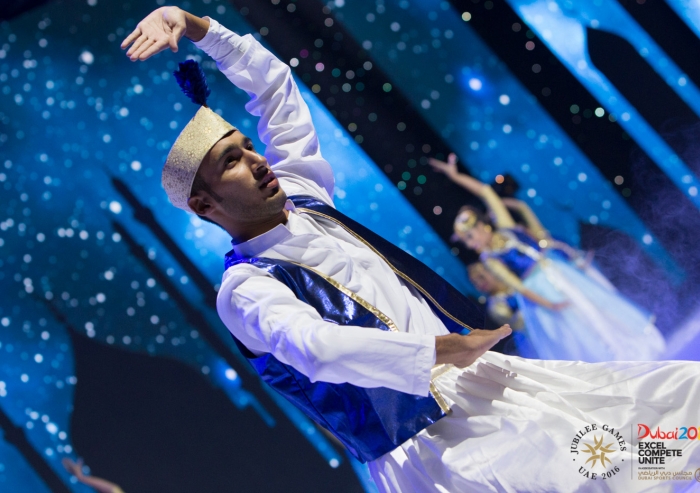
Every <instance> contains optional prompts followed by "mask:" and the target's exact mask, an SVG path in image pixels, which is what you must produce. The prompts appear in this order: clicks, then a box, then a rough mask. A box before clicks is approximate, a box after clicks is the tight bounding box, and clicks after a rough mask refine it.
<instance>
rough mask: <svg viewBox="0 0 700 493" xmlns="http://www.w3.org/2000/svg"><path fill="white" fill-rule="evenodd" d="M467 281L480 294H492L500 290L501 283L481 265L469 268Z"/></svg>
mask: <svg viewBox="0 0 700 493" xmlns="http://www.w3.org/2000/svg"><path fill="white" fill-rule="evenodd" d="M469 280H470V281H471V282H472V284H473V285H474V287H475V288H476V289H477V290H478V291H479V292H481V293H484V294H493V293H496V292H497V291H498V290H499V288H501V283H500V282H499V281H498V279H496V277H495V276H494V275H493V274H491V273H490V272H489V271H488V270H486V267H484V266H483V264H480V263H477V264H473V265H471V266H470V267H469Z"/></svg>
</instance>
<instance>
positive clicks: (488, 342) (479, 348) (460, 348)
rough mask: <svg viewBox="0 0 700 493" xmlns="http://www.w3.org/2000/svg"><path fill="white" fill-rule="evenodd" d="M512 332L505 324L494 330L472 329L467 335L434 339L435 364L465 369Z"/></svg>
mask: <svg viewBox="0 0 700 493" xmlns="http://www.w3.org/2000/svg"><path fill="white" fill-rule="evenodd" d="M511 332H513V331H512V330H511V328H510V325H508V324H506V325H504V326H502V327H500V328H498V329H496V330H481V329H474V330H472V331H471V332H470V333H469V334H467V335H465V336H463V335H460V334H449V335H446V336H437V337H436V338H435V353H436V359H435V364H438V365H440V364H452V365H455V366H457V367H459V368H466V367H467V366H469V365H471V364H472V363H474V362H475V361H476V360H477V359H478V358H479V357H480V356H482V355H483V354H484V353H485V352H486V351H488V350H489V349H491V348H492V347H493V346H495V345H496V343H497V342H498V341H500V340H501V339H503V338H504V337H507V336H509V335H510V334H511Z"/></svg>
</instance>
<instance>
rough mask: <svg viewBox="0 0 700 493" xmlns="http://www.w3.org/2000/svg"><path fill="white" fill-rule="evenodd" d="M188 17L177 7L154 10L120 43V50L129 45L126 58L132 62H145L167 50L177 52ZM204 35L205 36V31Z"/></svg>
mask: <svg viewBox="0 0 700 493" xmlns="http://www.w3.org/2000/svg"><path fill="white" fill-rule="evenodd" d="M188 15H191V14H187V12H185V11H184V10H182V9H179V8H177V7H161V8H159V9H157V10H154V11H153V12H151V13H150V14H148V16H146V18H145V19H143V20H142V21H141V22H139V23H138V24H137V25H136V29H134V31H133V32H132V33H131V34H129V35H128V36H127V37H126V39H125V40H124V41H122V44H121V48H122V50H124V49H126V48H127V47H128V46H129V45H131V47H130V48H129V51H127V52H126V56H128V57H129V59H131V61H132V62H135V61H137V60H141V61H143V60H146V59H148V58H150V57H152V56H153V55H155V54H157V53H160V52H161V51H163V50H165V49H167V48H170V49H171V50H172V51H173V52H177V50H178V46H177V44H178V42H179V41H180V39H182V36H184V35H185V32H186V30H187V27H188V26H187V24H188V22H187V21H188V18H187V16H188ZM204 33H205V34H206V31H204Z"/></svg>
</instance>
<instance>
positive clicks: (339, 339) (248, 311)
mask: <svg viewBox="0 0 700 493" xmlns="http://www.w3.org/2000/svg"><path fill="white" fill-rule="evenodd" d="M217 309H218V312H219V316H220V317H221V319H222V320H223V321H224V323H225V324H226V326H227V327H228V329H229V330H230V331H231V333H232V334H233V335H234V336H235V337H236V338H237V339H238V340H239V341H241V342H242V343H243V344H244V345H245V346H246V347H247V348H248V349H249V350H251V351H253V352H255V353H257V354H261V353H271V354H272V355H273V356H274V357H275V358H277V359H278V360H279V361H281V362H283V363H285V364H288V365H291V366H292V367H294V368H295V369H296V370H298V371H300V372H301V373H303V374H304V375H306V376H307V377H309V379H310V380H311V381H324V382H330V383H345V382H347V383H351V384H353V385H357V386H359V387H366V388H374V387H387V388H390V389H394V390H398V391H401V392H406V393H410V394H416V395H423V396H425V395H428V391H429V386H430V370H431V368H432V366H433V365H434V364H435V336H432V335H419V334H410V333H405V332H387V331H382V330H379V329H374V328H365V327H358V326H339V325H336V324H334V323H331V322H326V321H325V320H323V319H322V318H321V316H320V315H319V314H318V312H317V311H316V310H315V309H313V308H312V307H311V306H309V305H307V304H306V303H304V302H302V301H300V300H298V299H297V298H296V296H294V293H293V292H292V291H291V290H290V289H289V288H288V287H287V286H285V285H284V284H282V283H281V282H279V281H277V280H276V279H274V278H272V277H270V276H268V275H267V274H266V273H265V272H264V271H262V270H261V269H258V268H257V267H253V266H251V265H247V264H241V265H237V266H234V267H232V268H230V269H229V270H228V271H227V272H226V275H225V276H224V281H223V284H222V286H221V289H220V291H219V296H218V301H217Z"/></svg>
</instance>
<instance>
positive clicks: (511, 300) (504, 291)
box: [467, 262, 537, 358]
mask: <svg viewBox="0 0 700 493" xmlns="http://www.w3.org/2000/svg"><path fill="white" fill-rule="evenodd" d="M467 271H468V273H469V280H470V281H471V283H472V284H473V285H474V287H475V288H476V289H477V291H479V292H480V293H482V294H483V295H485V296H486V303H485V305H486V313H487V314H488V316H489V318H490V319H491V321H492V322H493V323H494V324H495V326H496V327H500V326H501V325H504V324H508V325H510V328H511V329H513V333H512V334H511V336H510V339H511V342H506V344H505V347H504V352H505V353H507V354H513V353H514V354H516V355H517V356H522V357H524V358H536V357H537V351H535V350H534V348H533V347H532V344H530V341H529V340H528V338H527V334H526V333H525V320H523V314H522V313H521V312H520V309H519V307H518V298H517V291H515V290H514V289H513V288H511V287H509V286H508V285H507V284H506V283H504V282H503V281H501V280H500V279H498V278H497V277H496V276H494V275H493V274H492V273H491V271H489V270H488V269H487V268H486V266H484V264H482V263H481V262H474V263H473V264H469V266H468V267H467ZM523 289H525V288H523ZM535 296H536V295H535ZM487 328H488V324H487ZM512 346H514V351H513V350H512Z"/></svg>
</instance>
